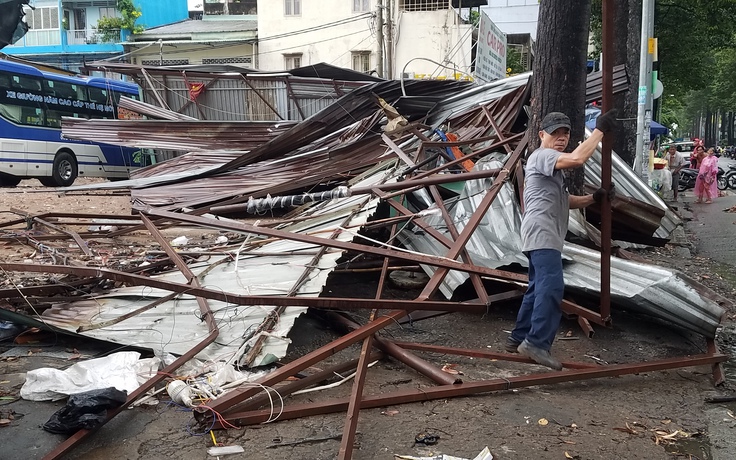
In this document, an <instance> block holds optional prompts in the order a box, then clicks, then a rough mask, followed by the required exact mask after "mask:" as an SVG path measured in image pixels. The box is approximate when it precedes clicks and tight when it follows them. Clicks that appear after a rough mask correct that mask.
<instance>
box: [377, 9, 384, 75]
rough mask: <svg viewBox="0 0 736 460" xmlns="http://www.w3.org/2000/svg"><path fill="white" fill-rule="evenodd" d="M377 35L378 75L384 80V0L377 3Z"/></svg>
mask: <svg viewBox="0 0 736 460" xmlns="http://www.w3.org/2000/svg"><path fill="white" fill-rule="evenodd" d="M376 8H377V11H376V34H377V35H378V49H376V73H378V76H379V77H381V78H383V0H378V1H377V2H376Z"/></svg>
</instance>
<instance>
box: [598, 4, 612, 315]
mask: <svg viewBox="0 0 736 460" xmlns="http://www.w3.org/2000/svg"><path fill="white" fill-rule="evenodd" d="M614 13H615V7H614V4H613V0H603V33H602V34H603V53H604V55H606V56H613V54H614V52H613V46H614V41H613V39H614V37H613V27H614ZM601 74H602V76H603V82H602V88H601V92H602V96H603V104H602V109H603V113H606V112H608V111H609V110H611V109H612V108H613V59H604V60H603V68H602V69H601ZM612 151H613V133H606V135H604V136H603V141H602V142H601V157H602V159H601V187H602V188H603V189H604V190H611V152H612ZM600 206H601V318H602V319H603V321H604V322H607V323H610V321H611V320H610V318H611V220H612V217H611V200H609V199H608V196H607V195H606V196H605V197H604V198H603V200H601V203H600Z"/></svg>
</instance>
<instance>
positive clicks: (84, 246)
mask: <svg viewBox="0 0 736 460" xmlns="http://www.w3.org/2000/svg"><path fill="white" fill-rule="evenodd" d="M31 219H33V220H34V221H36V222H38V223H39V224H41V225H43V226H45V227H48V228H50V229H52V230H55V231H57V232H59V233H62V234H64V235H66V236H68V237H71V238H72V239H73V240H74V242H75V243H77V246H79V249H81V250H82V252H83V253H84V254H85V255H88V256H93V255H94V253H93V252H92V251H91V250H90V249H89V248H88V247H87V243H86V242H85V241H84V240H83V239H82V237H80V236H79V233H76V232H71V231H68V230H64V229H63V228H61V227H59V226H57V225H54V224H52V223H51V222H47V221H45V220H43V219H40V218H38V217H31Z"/></svg>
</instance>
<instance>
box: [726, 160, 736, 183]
mask: <svg viewBox="0 0 736 460" xmlns="http://www.w3.org/2000/svg"><path fill="white" fill-rule="evenodd" d="M725 178H726V183H727V184H728V186H729V187H730V188H733V189H736V164H732V165H728V171H726V175H725Z"/></svg>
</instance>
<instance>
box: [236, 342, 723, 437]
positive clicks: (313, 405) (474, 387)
mask: <svg viewBox="0 0 736 460" xmlns="http://www.w3.org/2000/svg"><path fill="white" fill-rule="evenodd" d="M726 360H728V356H727V355H723V354H701V355H694V356H687V357H682V358H670V359H664V360H658V361H648V362H644V363H633V364H617V365H608V366H596V367H595V368H592V369H579V370H567V371H561V372H546V373H543V374H532V375H528V376H521V377H509V378H503V379H493V380H482V381H478V382H468V383H462V384H459V385H443V386H438V387H433V388H418V389H417V388H411V389H405V390H399V391H395V392H392V393H385V394H380V395H372V396H367V397H365V398H363V401H362V402H361V407H362V408H364V409H374V408H378V407H384V406H392V405H398V404H407V403H413V402H422V401H431V400H436V399H446V398H454V397H459V396H469V395H473V394H479V393H488V392H492V391H508V390H512V389H516V388H525V387H531V386H537V385H550V384H555V383H563V382H576V381H580V380H590V379H598V378H604V377H617V376H622V375H630V374H641V373H646V372H656V371H662V370H666V369H678V368H683V367H693V366H705V365H712V364H715V363H721V362H724V361H726ZM347 407H348V400H347V398H341V399H335V400H332V401H327V402H322V403H318V402H310V403H307V404H295V405H292V406H288V407H285V408H284V410H283V412H281V415H280V416H279V420H289V419H294V418H300V417H308V416H313V415H323V414H329V413H334V412H341V411H344V410H346V409H347ZM270 416H271V411H269V410H265V411H264V410H259V411H249V412H231V413H229V414H227V415H226V416H225V419H226V420H227V421H228V422H229V423H232V424H236V425H241V426H245V425H253V424H257V423H262V422H265V421H266V420H268V418H269V417H270Z"/></svg>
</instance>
